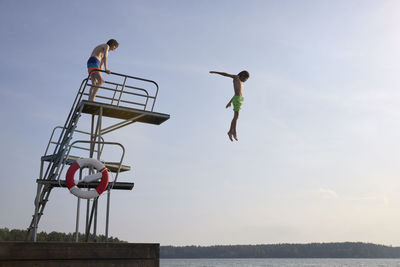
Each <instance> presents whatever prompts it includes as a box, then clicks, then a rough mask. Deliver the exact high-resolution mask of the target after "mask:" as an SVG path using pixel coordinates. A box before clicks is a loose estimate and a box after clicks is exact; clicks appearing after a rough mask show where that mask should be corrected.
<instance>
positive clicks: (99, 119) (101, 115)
mask: <svg viewBox="0 0 400 267" xmlns="http://www.w3.org/2000/svg"><path fill="white" fill-rule="evenodd" d="M102 118H103V107H100V109H99V115H98V117H97V127H96V133H95V136H94V138H96V136H97V139H98V143H97V160H100V154H101V150H100V142H101V122H102ZM93 141H96V139H94V140H93ZM94 145H95V144H94ZM94 201H95V202H96V206H95V207H96V208H95V211H94V222H93V235H94V236H95V237H96V233H97V211H98V206H99V205H98V204H99V198H98V197H97V198H96V199H95V200H94Z"/></svg>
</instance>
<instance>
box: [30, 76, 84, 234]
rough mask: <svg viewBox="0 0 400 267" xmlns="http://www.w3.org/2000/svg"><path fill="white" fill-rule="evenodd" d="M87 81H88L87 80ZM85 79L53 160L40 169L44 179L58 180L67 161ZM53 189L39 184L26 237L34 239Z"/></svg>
mask: <svg viewBox="0 0 400 267" xmlns="http://www.w3.org/2000/svg"><path fill="white" fill-rule="evenodd" d="M86 83H87V81H86ZM86 83H85V81H83V82H82V84H81V87H80V89H79V91H78V94H77V95H76V98H75V101H74V103H73V105H72V108H71V110H70V112H69V115H68V117H67V120H66V122H65V124H64V127H63V129H62V132H61V134H60V137H59V139H58V142H57V145H56V147H55V149H54V152H53V155H52V160H51V161H50V163H49V165H48V166H47V169H46V172H45V174H44V175H43V166H41V169H40V176H41V178H42V179H45V180H56V179H57V177H58V176H59V175H60V170H61V167H62V166H63V164H64V161H65V153H66V151H67V150H68V146H69V144H70V141H71V139H72V136H73V134H74V131H75V129H76V127H77V125H78V121H79V118H80V117H81V114H82V106H81V105H79V103H80V100H81V98H82V93H81V91H83V90H84V87H85V86H86ZM52 189H53V187H52V186H50V185H41V184H38V185H37V190H38V191H37V193H38V194H37V195H39V194H40V197H39V198H38V199H37V198H36V199H35V203H34V204H35V212H34V214H33V216H32V220H31V223H30V225H29V227H28V229H27V236H26V239H27V240H29V239H32V240H33V236H32V235H33V233H34V231H33V230H34V229H36V228H37V225H38V224H39V221H40V218H41V217H42V215H43V211H44V208H45V207H46V204H47V202H48V201H49V197H50V193H51V190H52Z"/></svg>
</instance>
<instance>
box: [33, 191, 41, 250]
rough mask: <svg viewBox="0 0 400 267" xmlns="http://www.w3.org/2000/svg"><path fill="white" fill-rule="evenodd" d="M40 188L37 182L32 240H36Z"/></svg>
mask: <svg viewBox="0 0 400 267" xmlns="http://www.w3.org/2000/svg"><path fill="white" fill-rule="evenodd" d="M40 189H41V186H40V184H39V183H38V184H37V190H36V199H35V215H34V223H33V233H32V240H33V242H36V237H37V225H38V212H39V197H40Z"/></svg>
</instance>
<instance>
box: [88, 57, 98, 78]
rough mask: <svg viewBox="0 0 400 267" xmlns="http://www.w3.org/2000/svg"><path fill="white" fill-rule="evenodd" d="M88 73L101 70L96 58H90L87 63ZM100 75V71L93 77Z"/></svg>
mask: <svg viewBox="0 0 400 267" xmlns="http://www.w3.org/2000/svg"><path fill="white" fill-rule="evenodd" d="M87 68H88V73H90V72H91V71H92V70H99V69H100V61H99V60H98V59H97V58H96V57H90V58H89V59H88V62H87ZM95 73H99V72H98V71H93V72H92V73H91V75H93V74H95Z"/></svg>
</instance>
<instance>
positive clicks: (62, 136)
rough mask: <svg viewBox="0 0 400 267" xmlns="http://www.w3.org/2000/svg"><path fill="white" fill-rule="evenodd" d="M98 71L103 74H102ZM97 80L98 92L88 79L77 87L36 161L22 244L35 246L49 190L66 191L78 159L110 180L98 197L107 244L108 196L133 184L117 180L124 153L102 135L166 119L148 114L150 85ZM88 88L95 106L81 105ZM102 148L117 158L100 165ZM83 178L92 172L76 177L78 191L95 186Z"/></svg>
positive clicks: (153, 88)
mask: <svg viewBox="0 0 400 267" xmlns="http://www.w3.org/2000/svg"><path fill="white" fill-rule="evenodd" d="M100 71H101V72H103V73H105V71H103V70H100ZM103 78H104V80H105V82H104V84H103V85H102V86H96V85H94V84H93V83H92V81H91V79H90V74H89V75H88V77H87V78H85V79H84V80H83V81H82V83H81V85H80V87H79V90H78V93H77V95H76V97H75V99H74V102H73V104H72V107H71V109H70V112H69V114H68V116H67V119H66V121H65V124H64V126H57V127H55V128H54V129H53V131H52V133H51V136H50V139H49V141H48V144H47V147H46V150H45V152H44V155H43V156H42V157H41V163H40V174H39V178H38V179H37V180H36V183H37V192H36V198H35V201H34V206H35V209H34V214H33V216H32V221H31V223H30V225H29V228H28V234H27V240H31V241H36V235H37V229H38V225H39V222H40V219H41V218H42V216H43V214H44V209H45V207H46V204H47V202H48V201H49V197H50V193H51V191H52V190H53V189H54V188H66V187H67V184H68V183H67V181H66V179H65V177H66V176H65V173H66V170H67V169H68V168H70V166H71V165H72V164H74V162H76V161H77V160H79V159H80V158H92V159H96V160H98V161H100V162H101V163H102V164H103V165H104V166H105V167H106V168H107V171H108V172H110V173H111V174H112V177H113V180H112V181H110V182H109V183H108V185H107V187H106V191H104V193H106V194H107V204H106V205H107V207H106V218H105V236H106V239H107V238H108V228H109V213H110V196H111V191H112V190H132V189H133V187H134V183H132V182H120V181H119V180H118V176H119V174H120V173H122V172H129V171H130V170H131V166H128V165H124V164H122V163H123V159H124V156H125V147H124V146H123V145H122V144H120V143H118V142H110V141H105V139H104V135H106V134H108V133H110V132H113V131H116V130H118V129H120V128H122V127H125V126H128V125H130V124H133V123H138V122H139V123H146V124H152V125H160V124H162V123H163V122H165V121H166V120H168V119H169V118H170V115H168V114H164V113H158V112H155V111H154V105H155V102H156V99H157V95H158V90H159V87H158V84H157V83H156V82H155V81H152V80H148V79H143V78H139V77H134V76H129V75H125V74H120V73H115V72H111V73H109V74H104V75H103ZM106 79H107V80H106ZM91 87H97V88H98V89H99V91H98V93H97V96H96V99H95V102H91V101H87V100H84V98H85V97H88V95H89V90H90V88H91ZM84 117H86V122H87V123H86V124H85V121H82V118H84ZM106 120H107V121H106ZM80 122H81V123H80ZM106 124H107V125H106ZM85 127H86V129H85ZM87 128H88V129H87ZM105 148H113V149H116V150H117V151H119V152H118V153H117V154H118V155H119V156H118V157H117V158H115V159H113V160H106V159H105V157H106V156H107V155H105V153H103V152H104V149H105ZM114 154H116V153H113V157H115V155H114ZM84 173H87V174H88V175H89V176H93V175H95V169H93V168H85V169H84V168H81V169H80V171H79V179H80V182H79V183H78V185H77V187H78V188H80V190H90V189H91V188H96V187H97V186H98V185H99V181H90V182H82V181H81V180H82V177H83V175H84ZM64 190H65V189H64ZM100 196H101V195H100ZM100 196H98V197H96V198H94V199H92V200H91V199H87V203H86V223H85V233H86V241H88V238H89V234H90V233H91V231H93V232H92V233H93V234H94V235H96V232H97V220H98V217H97V209H98V198H99V197H100ZM71 197H75V196H72V195H71ZM81 200H82V199H81V198H79V197H78V198H77V208H76V209H77V212H76V228H75V232H76V241H78V240H77V238H78V232H79V222H80V205H81ZM92 224H93V227H92ZM91 229H92V230H91Z"/></svg>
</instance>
